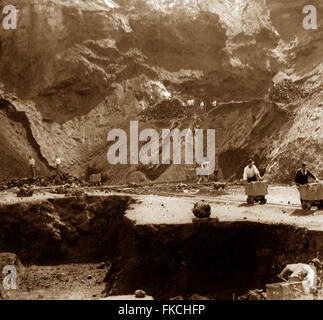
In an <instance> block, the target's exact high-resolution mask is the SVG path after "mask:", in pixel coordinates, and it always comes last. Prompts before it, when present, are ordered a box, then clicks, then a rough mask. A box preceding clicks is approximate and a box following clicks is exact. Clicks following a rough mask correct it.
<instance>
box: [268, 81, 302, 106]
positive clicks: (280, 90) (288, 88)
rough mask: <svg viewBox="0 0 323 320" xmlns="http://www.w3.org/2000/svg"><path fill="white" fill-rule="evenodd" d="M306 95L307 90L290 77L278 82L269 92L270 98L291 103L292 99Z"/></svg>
mask: <svg viewBox="0 0 323 320" xmlns="http://www.w3.org/2000/svg"><path fill="white" fill-rule="evenodd" d="M306 95H307V94H306V92H304V90H302V88H301V87H299V86H298V85H297V84H295V83H294V82H293V81H292V80H290V79H285V80H283V81H281V82H278V83H277V84H275V85H274V86H273V87H272V88H271V90H270V92H269V98H270V99H271V100H273V101H275V102H280V103H290V102H291V101H295V100H298V99H300V98H305V97H306Z"/></svg>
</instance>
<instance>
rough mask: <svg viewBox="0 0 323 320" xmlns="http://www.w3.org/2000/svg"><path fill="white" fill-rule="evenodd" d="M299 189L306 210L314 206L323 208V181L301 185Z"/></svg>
mask: <svg viewBox="0 0 323 320" xmlns="http://www.w3.org/2000/svg"><path fill="white" fill-rule="evenodd" d="M298 191H299V195H300V200H301V205H302V208H303V209H304V210H310V209H311V207H312V206H317V207H318V208H319V209H323V183H311V184H305V185H300V186H298Z"/></svg>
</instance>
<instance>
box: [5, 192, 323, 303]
mask: <svg viewBox="0 0 323 320" xmlns="http://www.w3.org/2000/svg"><path fill="white" fill-rule="evenodd" d="M134 205H136V200H134V199H133V198H132V197H130V196H122V195H120V196H115V195H113V196H84V197H66V198H57V199H47V200H43V201H36V202H21V203H15V204H1V205H0V252H13V253H15V254H17V255H18V257H19V258H20V260H21V262H22V264H23V265H24V266H26V267H28V266H29V267H30V268H34V269H37V268H38V267H42V266H53V267H56V266H62V265H69V264H70V265H80V266H82V265H84V264H89V263H92V264H97V263H101V262H102V261H103V262H105V263H106V265H107V266H108V267H106V268H105V269H103V270H102V279H101V280H102V285H101V289H102V288H103V291H104V294H102V296H103V295H106V294H108V295H125V294H132V293H133V292H134V291H135V290H137V289H142V290H145V292H146V293H147V294H149V295H151V296H153V297H154V298H155V299H170V298H173V297H177V296H181V297H183V298H184V299H188V298H189V297H191V296H192V295H199V296H204V297H208V298H209V299H218V300H226V299H230V300H231V299H232V298H233V297H234V296H235V297H237V296H239V295H242V294H244V293H245V292H246V291H248V290H251V289H264V288H265V284H268V283H274V282H279V281H278V278H277V274H278V273H279V272H280V271H281V270H282V268H283V267H284V266H285V265H286V264H287V263H294V262H308V261H309V260H310V259H312V258H313V257H315V256H317V255H320V254H321V253H322V248H321V243H322V240H323V233H322V232H318V231H312V230H307V229H306V228H297V227H293V226H288V225H278V224H277V225H274V224H264V223H256V222H250V221H235V222H225V221H220V222H217V223H213V222H210V223H201V224H194V223H183V224H147V225H144V224H136V223H135V222H134V221H133V220H131V219H129V218H128V217H127V216H126V213H127V211H129V210H132V207H133V206H134ZM151 214H154V212H153V211H152V212H151ZM29 282H30V281H29ZM21 290H25V288H24V286H23V285H22V289H21ZM97 298H98V297H97Z"/></svg>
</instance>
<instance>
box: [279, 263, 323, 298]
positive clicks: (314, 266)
mask: <svg viewBox="0 0 323 320" xmlns="http://www.w3.org/2000/svg"><path fill="white" fill-rule="evenodd" d="M322 270H323V263H322V262H321V261H320V260H319V259H318V258H315V259H312V260H311V261H310V262H309V263H308V264H306V263H294V264H288V265H287V266H286V267H285V268H284V269H283V270H282V272H281V273H279V274H278V275H277V276H278V278H280V279H282V280H283V281H286V282H299V281H301V282H302V285H303V289H304V293H305V294H309V293H312V294H314V295H315V294H316V293H317V287H318V284H319V283H320V281H321V280H320V276H318V275H320V274H321V273H322Z"/></svg>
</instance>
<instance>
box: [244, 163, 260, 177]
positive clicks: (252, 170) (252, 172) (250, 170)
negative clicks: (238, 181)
mask: <svg viewBox="0 0 323 320" xmlns="http://www.w3.org/2000/svg"><path fill="white" fill-rule="evenodd" d="M258 180H262V178H261V176H260V173H259V171H258V169H257V167H256V166H255V164H254V161H253V160H252V159H249V160H248V165H247V166H246V167H245V168H244V171H243V181H248V182H252V181H258Z"/></svg>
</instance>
